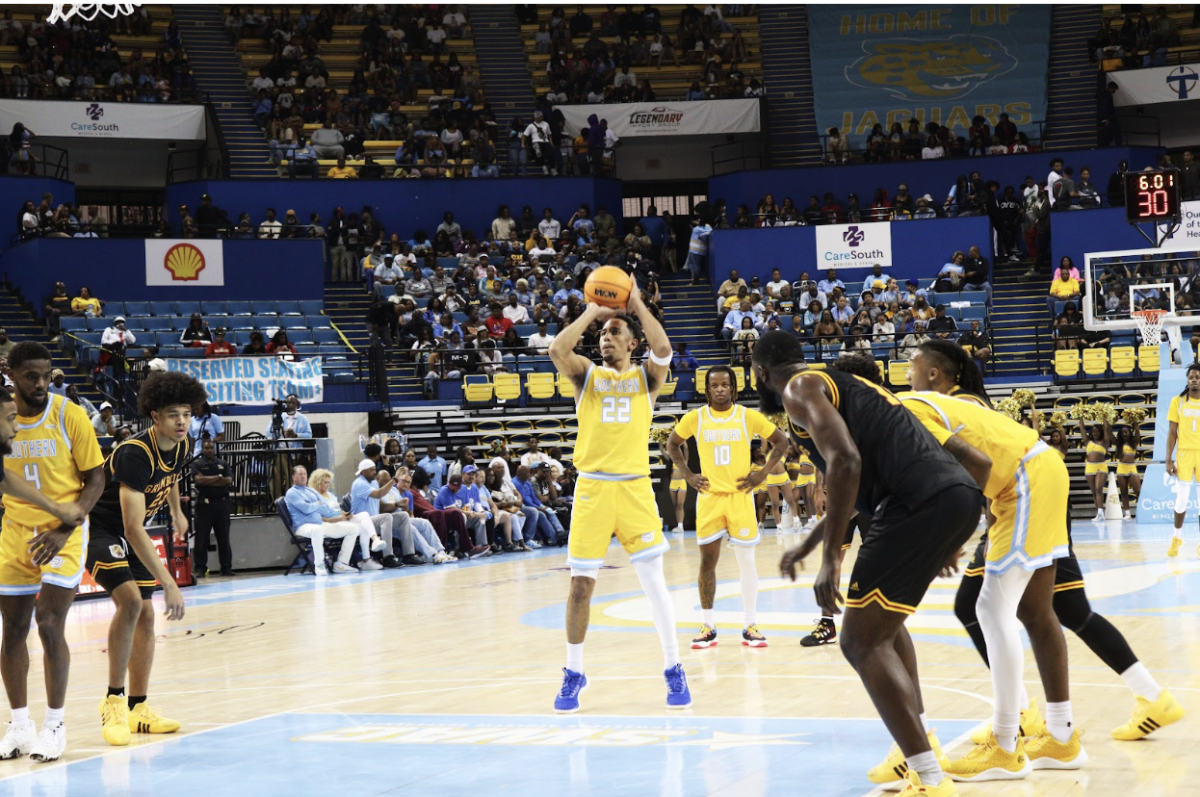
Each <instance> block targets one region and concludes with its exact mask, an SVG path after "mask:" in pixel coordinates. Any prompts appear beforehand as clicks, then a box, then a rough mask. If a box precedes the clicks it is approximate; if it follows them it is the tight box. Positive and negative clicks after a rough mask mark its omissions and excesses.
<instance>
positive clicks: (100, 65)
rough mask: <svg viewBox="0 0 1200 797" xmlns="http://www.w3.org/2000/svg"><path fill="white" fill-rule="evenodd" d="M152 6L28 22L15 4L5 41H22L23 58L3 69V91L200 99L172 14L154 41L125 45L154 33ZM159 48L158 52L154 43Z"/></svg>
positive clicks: (2, 23) (14, 95)
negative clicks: (126, 12)
mask: <svg viewBox="0 0 1200 797" xmlns="http://www.w3.org/2000/svg"><path fill="white" fill-rule="evenodd" d="M151 24H152V19H151V16H150V11H149V9H148V7H147V6H138V7H136V8H134V9H133V12H132V13H131V14H129V15H121V14H119V15H117V17H116V18H115V19H109V18H108V17H107V16H105V15H103V14H101V15H98V16H97V18H96V19H94V20H91V21H88V20H84V19H83V18H81V17H80V16H79V15H75V16H72V17H71V18H70V19H66V20H62V21H60V22H56V23H54V24H50V23H49V22H47V21H45V20H43V19H36V20H33V21H25V22H22V21H21V20H19V19H15V18H13V12H12V9H11V8H10V9H7V10H5V12H4V18H3V19H2V20H0V45H11V46H15V47H16V48H17V55H18V57H19V59H20V60H21V62H22V64H23V65H22V64H14V65H13V67H12V68H11V69H10V70H9V71H8V73H7V74H5V73H3V72H2V71H0V97H7V98H11V99H57V100H82V101H88V102H90V101H96V100H103V101H105V102H144V103H162V102H195V101H196V99H197V91H196V78H195V76H194V75H193V74H192V68H191V65H190V64H189V63H188V59H187V56H186V55H185V54H184V50H183V42H182V40H181V39H180V36H179V27H178V25H177V24H176V22H175V21H174V20H172V21H171V22H170V23H169V24H168V26H167V28H166V30H165V31H164V32H163V35H162V37H161V38H160V39H159V40H158V41H157V43H156V46H155V47H154V48H149V47H147V48H143V47H141V46H136V45H135V46H132V47H129V46H126V47H122V46H121V45H118V43H117V41H116V40H115V39H114V37H116V38H121V37H122V36H136V37H144V36H148V35H150V34H151ZM151 49H153V50H154V52H153V55H151V54H150V50H151Z"/></svg>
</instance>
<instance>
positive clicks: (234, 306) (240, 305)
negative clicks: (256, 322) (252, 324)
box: [225, 299, 250, 315]
mask: <svg viewBox="0 0 1200 797" xmlns="http://www.w3.org/2000/svg"><path fill="white" fill-rule="evenodd" d="M225 304H226V312H228V313H229V314H230V315H250V302H246V301H242V300H234V299H230V300H229V301H228V302H226V303H225Z"/></svg>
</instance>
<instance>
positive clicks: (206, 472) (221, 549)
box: [192, 437, 235, 578]
mask: <svg viewBox="0 0 1200 797" xmlns="http://www.w3.org/2000/svg"><path fill="white" fill-rule="evenodd" d="M232 473H233V470H232V469H231V468H230V467H229V463H227V462H226V461H225V460H223V459H218V458H217V444H216V441H214V440H212V439H211V438H207V437H206V438H205V440H204V441H203V443H202V445H201V447H200V458H199V459H197V460H194V461H193V462H192V481H193V483H195V485H196V514H195V522H194V523H193V528H194V529H195V530H196V539H195V542H194V544H193V549H192V556H193V558H194V559H195V562H194V563H193V566H194V567H195V570H196V577H197V578H203V577H204V576H206V575H208V535H209V532H210V531H215V532H216V534H217V553H218V556H219V557H220V559H221V575H223V576H232V575H235V573H234V572H233V549H232V548H231V547H230V545H229V486H230V485H231V484H233V478H232V476H231V474H232Z"/></svg>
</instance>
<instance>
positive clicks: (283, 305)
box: [275, 299, 303, 315]
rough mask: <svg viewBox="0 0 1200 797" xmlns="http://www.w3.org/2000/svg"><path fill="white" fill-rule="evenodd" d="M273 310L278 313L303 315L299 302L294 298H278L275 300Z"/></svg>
mask: <svg viewBox="0 0 1200 797" xmlns="http://www.w3.org/2000/svg"><path fill="white" fill-rule="evenodd" d="M275 312H277V313H279V314H280V315H303V314H302V313H301V312H300V302H298V301H296V300H295V299H278V300H276V302H275Z"/></svg>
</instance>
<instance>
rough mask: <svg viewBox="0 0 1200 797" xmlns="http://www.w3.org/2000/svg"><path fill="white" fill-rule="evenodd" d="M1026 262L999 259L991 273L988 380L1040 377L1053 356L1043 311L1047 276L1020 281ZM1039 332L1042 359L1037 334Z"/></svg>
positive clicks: (1046, 316) (1047, 324)
mask: <svg viewBox="0 0 1200 797" xmlns="http://www.w3.org/2000/svg"><path fill="white" fill-rule="evenodd" d="M1028 270H1029V263H1027V262H1022V263H1010V262H1008V261H1004V260H1001V261H999V262H997V263H996V266H995V268H994V269H993V271H992V280H993V281H992V309H991V326H992V356H993V358H994V363H995V373H994V374H993V373H990V372H989V373H988V374H987V376H988V377H989V378H991V377H993V376H994V377H1022V376H1030V377H1032V376H1040V375H1042V374H1044V373H1045V368H1046V367H1047V364H1048V362H1049V358H1050V357H1051V356H1052V354H1051V349H1052V347H1053V345H1054V344H1053V341H1052V340H1051V338H1050V332H1049V330H1050V316H1049V314H1048V312H1047V310H1046V293H1047V291H1048V290H1049V277H1039V278H1036V279H1032V280H1030V281H1025V280H1023V279H1022V275H1024V274H1025V272H1026V271H1028ZM1039 332H1040V333H1041V359H1040V360H1039V358H1038V353H1037V333H1039Z"/></svg>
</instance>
